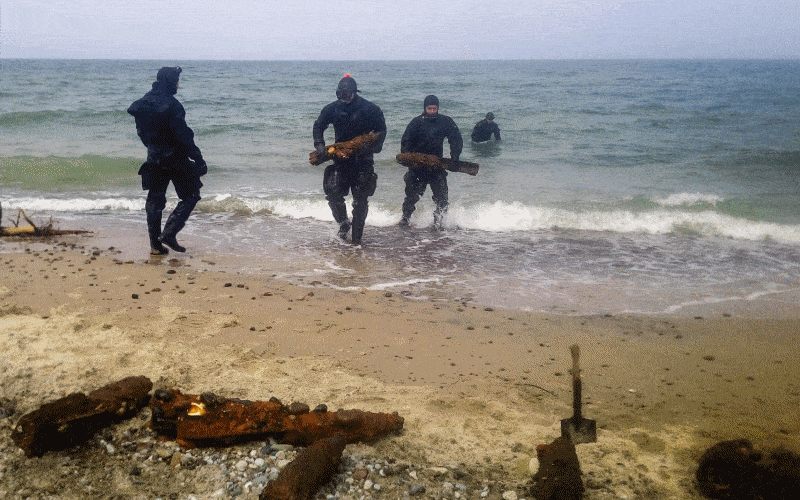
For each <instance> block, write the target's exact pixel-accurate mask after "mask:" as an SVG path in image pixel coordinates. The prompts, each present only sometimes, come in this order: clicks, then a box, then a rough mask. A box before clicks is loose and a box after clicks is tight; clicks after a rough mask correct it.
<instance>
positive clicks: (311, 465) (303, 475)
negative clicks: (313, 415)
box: [258, 432, 347, 500]
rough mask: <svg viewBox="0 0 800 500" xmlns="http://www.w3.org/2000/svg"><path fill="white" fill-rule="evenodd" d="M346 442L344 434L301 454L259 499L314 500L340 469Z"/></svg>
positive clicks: (264, 490)
mask: <svg viewBox="0 0 800 500" xmlns="http://www.w3.org/2000/svg"><path fill="white" fill-rule="evenodd" d="M346 444H347V443H345V437H344V434H342V433H340V432H337V433H336V434H334V435H333V436H330V437H327V438H325V439H320V440H319V441H316V442H315V443H314V444H312V445H311V446H309V447H308V448H306V449H305V450H303V451H302V452H300V453H298V455H297V457H295V459H294V460H292V461H291V462H290V463H289V464H287V465H286V467H284V468H283V469H282V470H281V472H280V474H278V477H277V478H276V479H275V480H274V481H270V482H269V483H268V484H267V486H265V487H264V489H263V490H262V491H261V494H260V495H259V496H258V499H259V500H311V499H312V498H314V495H316V493H317V491H318V490H319V489H320V488H321V487H323V486H325V485H326V484H327V483H328V482H329V481H330V480H331V478H332V477H333V476H334V474H336V472H337V470H338V469H339V463H340V462H341V460H342V452H343V451H344V447H345V445H346Z"/></svg>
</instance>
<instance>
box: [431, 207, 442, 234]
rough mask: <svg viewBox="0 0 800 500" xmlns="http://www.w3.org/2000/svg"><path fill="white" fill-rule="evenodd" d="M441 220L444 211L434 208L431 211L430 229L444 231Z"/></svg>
mask: <svg viewBox="0 0 800 500" xmlns="http://www.w3.org/2000/svg"><path fill="white" fill-rule="evenodd" d="M443 222H444V213H443V212H441V211H439V210H436V211H435V212H433V227H431V230H433V231H444V226H443Z"/></svg>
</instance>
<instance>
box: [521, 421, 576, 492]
mask: <svg viewBox="0 0 800 500" xmlns="http://www.w3.org/2000/svg"><path fill="white" fill-rule="evenodd" d="M536 457H537V458H538V460H539V470H538V471H536V474H534V475H533V485H532V486H531V495H532V496H533V497H534V498H536V500H578V499H580V498H583V491H584V487H583V480H582V479H581V474H582V472H581V464H580V462H578V455H577V453H575V445H574V444H573V443H572V441H570V439H569V438H568V437H566V436H561V437H558V438H556V440H555V441H553V442H552V443H550V444H540V445H539V446H537V447H536Z"/></svg>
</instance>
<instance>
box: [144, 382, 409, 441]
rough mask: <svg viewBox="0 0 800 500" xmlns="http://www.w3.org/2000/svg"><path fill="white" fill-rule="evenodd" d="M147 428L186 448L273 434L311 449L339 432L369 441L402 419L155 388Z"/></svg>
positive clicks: (397, 426) (395, 428) (397, 427)
mask: <svg viewBox="0 0 800 500" xmlns="http://www.w3.org/2000/svg"><path fill="white" fill-rule="evenodd" d="M150 408H151V410H152V415H153V416H152V422H151V427H152V428H153V430H155V431H156V432H158V433H159V434H162V435H165V436H167V437H169V438H171V439H176V440H177V441H178V442H180V443H181V444H182V445H184V446H187V447H194V446H216V445H220V444H231V443H235V442H242V441H251V440H254V439H260V438H264V437H267V436H273V437H275V438H276V439H279V440H280V441H282V442H284V443H290V444H296V445H309V444H311V443H313V442H315V441H318V440H320V439H324V438H327V437H330V436H332V435H334V434H336V433H342V435H343V436H344V439H345V441H346V442H347V443H355V442H365V443H373V442H375V441H376V440H378V439H379V438H381V437H382V436H384V435H386V434H390V433H395V432H399V431H400V430H402V428H403V418H402V417H401V416H399V415H398V414H397V412H394V413H392V414H388V413H371V412H365V411H361V410H339V411H336V412H328V410H327V407H326V406H325V405H319V406H318V407H317V408H315V409H314V410H313V411H310V410H309V407H308V405H306V404H304V403H292V404H290V405H288V406H285V405H284V404H283V403H281V402H280V401H279V400H278V399H277V398H272V399H270V400H269V401H245V400H240V399H224V398H220V397H218V396H216V395H214V394H213V393H208V392H206V393H203V394H201V395H200V396H196V395H192V394H182V393H181V392H180V391H179V390H177V389H171V390H164V389H159V390H157V391H156V392H155V394H154V396H153V398H152V399H151V401H150Z"/></svg>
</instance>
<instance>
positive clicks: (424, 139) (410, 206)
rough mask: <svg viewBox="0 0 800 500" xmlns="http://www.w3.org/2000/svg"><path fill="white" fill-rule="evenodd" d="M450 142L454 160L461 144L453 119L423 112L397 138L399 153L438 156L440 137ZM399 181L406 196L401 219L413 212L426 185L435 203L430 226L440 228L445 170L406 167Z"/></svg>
mask: <svg viewBox="0 0 800 500" xmlns="http://www.w3.org/2000/svg"><path fill="white" fill-rule="evenodd" d="M445 139H447V142H448V143H449V144H450V158H451V159H453V160H456V161H458V159H459V157H460V156H461V149H462V148H463V146H464V143H463V140H462V139H461V132H460V131H459V130H458V126H456V124H455V122H454V121H453V120H452V118H450V117H449V116H446V115H441V114H435V115H427V114H425V113H423V114H421V115H419V116H417V117H416V118H414V119H413V120H411V122H410V123H409V124H408V126H407V127H406V131H405V133H404V134H403V138H402V140H401V141H400V152H401V153H426V154H430V155H436V156H438V157H439V158H442V157H443V154H444V140H445ZM403 180H404V181H405V183H406V197H405V200H403V220H404V221H405V222H408V218H409V217H411V214H412V213H413V212H414V208H415V205H416V203H417V201H419V199H420V197H421V196H422V195H423V194H425V188H426V186H427V185H428V184H430V186H431V191H432V193H433V202H434V203H435V204H436V211H435V212H434V226H435V227H440V226H441V222H442V218H443V217H444V213H445V212H446V211H447V203H448V202H447V198H448V190H447V170H444V169H440V168H434V169H428V168H410V169H409V170H408V172H406V175H405V177H404V178H403Z"/></svg>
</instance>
